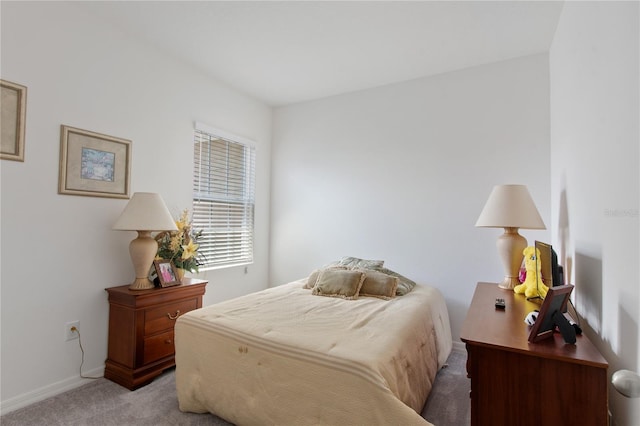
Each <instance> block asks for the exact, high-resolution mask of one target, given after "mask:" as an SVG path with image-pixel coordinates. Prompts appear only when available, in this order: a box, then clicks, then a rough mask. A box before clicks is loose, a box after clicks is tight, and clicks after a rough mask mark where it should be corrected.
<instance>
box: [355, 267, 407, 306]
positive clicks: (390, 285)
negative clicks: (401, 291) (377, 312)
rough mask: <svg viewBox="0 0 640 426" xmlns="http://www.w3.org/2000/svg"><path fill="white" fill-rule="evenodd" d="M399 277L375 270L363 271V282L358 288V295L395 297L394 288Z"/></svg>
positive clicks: (383, 297) (384, 297)
mask: <svg viewBox="0 0 640 426" xmlns="http://www.w3.org/2000/svg"><path fill="white" fill-rule="evenodd" d="M399 282H400V279H399V278H398V277H392V276H391V275H387V274H383V273H382V272H376V271H365V278H364V282H363V283H362V287H361V288H360V293H359V295H360V296H371V297H378V298H380V299H385V300H389V299H393V298H394V297H396V289H397V288H398V283H399Z"/></svg>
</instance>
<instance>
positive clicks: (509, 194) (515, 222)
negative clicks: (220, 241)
mask: <svg viewBox="0 0 640 426" xmlns="http://www.w3.org/2000/svg"><path fill="white" fill-rule="evenodd" d="M476 226H478V227H487V228H504V234H502V235H501V236H500V237H499V238H498V241H497V243H496V246H497V248H498V255H499V256H500V259H501V260H502V264H503V267H504V274H505V276H504V279H503V280H502V282H501V283H500V284H499V285H500V287H501V288H503V289H507V290H512V289H513V288H514V287H515V286H516V285H518V284H520V281H519V280H518V272H519V270H520V265H521V264H522V257H523V254H522V251H523V250H524V249H525V248H526V247H527V240H526V239H525V238H524V237H523V236H522V235H520V234H519V233H518V229H519V228H523V229H546V227H545V225H544V222H543V221H542V218H541V217H540V213H538V209H537V208H536V205H535V203H534V202H533V199H532V198H531V195H530V194H529V190H528V189H527V187H526V186H524V185H497V186H495V187H494V188H493V190H492V191H491V194H490V195H489V199H488V200H487V203H486V204H485V206H484V209H483V210H482V213H480V217H479V218H478V221H477V222H476Z"/></svg>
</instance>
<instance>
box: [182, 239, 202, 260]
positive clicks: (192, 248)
mask: <svg viewBox="0 0 640 426" xmlns="http://www.w3.org/2000/svg"><path fill="white" fill-rule="evenodd" d="M198 247H200V246H199V245H198V244H194V243H193V241H189V244H187V245H186V246H182V250H183V252H182V259H184V260H187V259H191V258H192V257H193V256H195V255H196V251H198Z"/></svg>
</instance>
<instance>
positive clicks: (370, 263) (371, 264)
mask: <svg viewBox="0 0 640 426" xmlns="http://www.w3.org/2000/svg"><path fill="white" fill-rule="evenodd" d="M327 266H346V267H347V268H350V269H356V268H358V269H377V268H382V267H383V266H384V260H368V259H360V258H358V257H351V256H347V257H343V258H342V259H340V260H338V261H336V262H332V263H330V264H329V265H327Z"/></svg>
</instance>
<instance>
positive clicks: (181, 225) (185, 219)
mask: <svg viewBox="0 0 640 426" xmlns="http://www.w3.org/2000/svg"><path fill="white" fill-rule="evenodd" d="M187 226H189V210H187V209H185V210H183V211H182V214H181V215H180V219H179V220H176V227H177V228H178V232H182V231H183V230H184V229H185V228H186V227H187Z"/></svg>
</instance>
